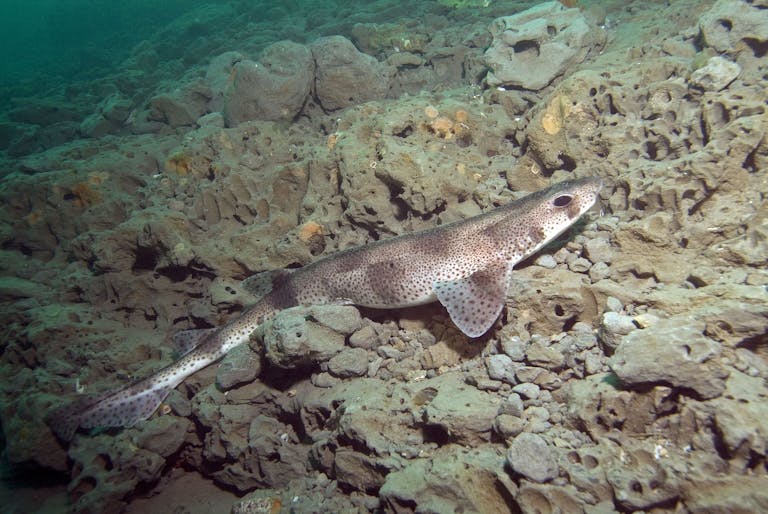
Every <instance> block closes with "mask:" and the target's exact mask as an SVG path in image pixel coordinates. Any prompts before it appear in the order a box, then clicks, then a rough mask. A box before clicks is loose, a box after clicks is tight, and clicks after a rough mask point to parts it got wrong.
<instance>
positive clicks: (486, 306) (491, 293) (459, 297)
mask: <svg viewBox="0 0 768 514" xmlns="http://www.w3.org/2000/svg"><path fill="white" fill-rule="evenodd" d="M511 272H512V265H511V264H509V263H508V262H507V261H502V260H499V261H497V262H494V263H493V264H491V265H489V266H487V267H486V268H484V269H481V270H478V271H476V272H474V273H473V274H471V275H469V276H468V277H465V278H462V279H459V280H447V281H444V282H435V283H434V284H433V286H432V287H433V289H434V291H435V295H436V296H437V299H438V300H439V301H440V303H442V304H443V306H444V307H445V308H446V310H447V311H448V314H449V315H450V316H451V320H452V321H453V322H454V324H455V325H456V326H457V327H459V329H460V330H461V331H462V332H464V333H465V334H466V335H468V336H469V337H480V336H481V335H483V334H485V333H486V332H487V331H488V329H489V328H491V325H493V323H494V322H495V321H496V319H497V318H498V317H499V313H500V312H501V309H502V307H504V300H505V298H506V294H507V284H508V283H509V276H510V274H511Z"/></svg>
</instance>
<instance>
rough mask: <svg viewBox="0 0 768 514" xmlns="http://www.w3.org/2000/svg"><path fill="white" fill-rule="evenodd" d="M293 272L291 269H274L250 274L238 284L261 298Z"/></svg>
mask: <svg viewBox="0 0 768 514" xmlns="http://www.w3.org/2000/svg"><path fill="white" fill-rule="evenodd" d="M291 273H293V270H292V269H276V270H271V271H263V272H261V273H256V274H255V275H251V276H250V277H248V278H246V279H245V280H243V281H242V282H241V283H240V286H241V287H242V288H243V289H245V290H246V291H248V292H249V293H251V294H252V295H253V296H255V297H256V298H258V299H261V298H263V297H264V296H266V295H267V294H269V293H270V292H272V290H274V289H276V288H277V287H278V286H279V285H280V284H282V283H283V282H284V281H285V280H286V279H287V278H288V276H289V275H290V274H291Z"/></svg>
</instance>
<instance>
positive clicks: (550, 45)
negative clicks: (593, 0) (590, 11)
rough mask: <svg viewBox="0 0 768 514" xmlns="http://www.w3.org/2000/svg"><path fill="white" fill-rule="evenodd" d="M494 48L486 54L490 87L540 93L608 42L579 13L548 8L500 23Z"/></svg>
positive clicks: (493, 32)
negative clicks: (591, 52) (540, 90)
mask: <svg viewBox="0 0 768 514" xmlns="http://www.w3.org/2000/svg"><path fill="white" fill-rule="evenodd" d="M489 30H490V32H491V35H492V36H493V43H492V44H491V46H490V48H488V50H486V52H485V62H486V64H487V65H488V67H489V68H491V71H490V72H489V73H488V77H487V79H486V80H487V82H488V85H489V86H508V87H521V88H524V89H531V90H534V91H537V90H539V89H542V88H544V87H546V86H547V85H548V84H550V83H551V82H552V81H553V80H554V79H555V78H556V77H558V76H560V75H562V74H563V73H565V72H566V71H567V70H568V68H569V67H571V66H573V65H574V64H577V63H579V62H581V61H583V60H584V58H585V57H586V56H587V54H588V53H589V51H590V49H591V48H593V47H594V46H596V45H598V44H600V42H601V41H602V40H603V39H604V36H603V35H602V32H601V31H600V30H599V29H597V28H595V27H591V26H590V25H589V22H588V21H587V19H586V18H585V17H584V15H583V14H582V13H581V11H580V10H579V9H566V8H565V7H563V4H561V3H559V2H546V3H543V4H539V5H537V6H536V7H532V8H530V9H527V10H525V11H523V12H521V13H519V14H515V15H512V16H505V17H502V18H496V19H495V20H494V21H493V22H492V23H491V26H490V27H489Z"/></svg>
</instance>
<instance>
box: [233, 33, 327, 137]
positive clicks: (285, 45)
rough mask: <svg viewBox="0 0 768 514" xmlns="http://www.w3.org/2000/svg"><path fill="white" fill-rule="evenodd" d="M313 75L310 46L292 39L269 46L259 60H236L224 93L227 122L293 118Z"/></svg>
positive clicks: (307, 90)
mask: <svg viewBox="0 0 768 514" xmlns="http://www.w3.org/2000/svg"><path fill="white" fill-rule="evenodd" d="M314 76H315V63H314V60H313V59H312V53H311V52H310V51H309V48H307V47H306V46H304V45H301V44H299V43H294V42H292V41H279V42H277V43H275V44H273V45H270V46H268V47H267V48H266V49H265V50H264V52H263V53H262V54H261V58H260V59H259V62H254V61H251V60H242V61H239V62H237V63H236V64H235V65H234V66H233V67H232V73H231V75H230V78H229V86H228V88H227V90H226V92H225V94H224V116H225V118H226V121H227V125H229V126H230V127H232V126H235V125H238V124H239V123H242V122H244V121H249V120H269V121H278V120H292V119H293V118H294V117H295V116H296V115H297V114H298V113H299V111H301V108H302V107H303V106H304V102H305V101H306V99H307V97H308V96H309V91H310V88H311V86H312V81H313V79H314Z"/></svg>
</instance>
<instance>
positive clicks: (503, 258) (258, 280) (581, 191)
mask: <svg viewBox="0 0 768 514" xmlns="http://www.w3.org/2000/svg"><path fill="white" fill-rule="evenodd" d="M601 188H602V181H601V180H600V179H599V178H593V177H590V178H582V179H576V180H571V181H565V182H560V183H558V184H555V185H553V186H551V187H549V188H547V189H544V190H541V191H538V192H535V193H532V194H530V195H528V196H525V197H523V198H521V199H519V200H516V201H513V202H511V203H509V204H507V205H504V206H502V207H498V208H496V209H494V210H492V211H490V212H487V213H485V214H481V215H479V216H475V217H473V218H469V219H466V220H463V221H459V222H455V223H451V224H447V225H443V226H440V227H437V228H433V229H430V230H425V231H422V232H417V233H413V234H408V235H403V236H399V237H395V238H392V239H388V240H383V241H378V242H375V243H372V244H368V245H365V246H361V247H357V248H353V249H350V250H345V251H342V252H338V253H336V254H333V255H331V256H328V257H326V258H323V259H320V260H318V261H316V262H314V263H312V264H309V265H308V266H305V267H303V268H299V269H295V270H277V271H271V272H266V273H261V274H258V275H255V276H254V277H252V278H250V279H248V280H246V281H245V282H244V287H246V289H248V290H250V291H252V292H253V293H254V294H256V295H257V296H261V298H260V300H258V301H257V302H256V303H255V304H254V305H253V306H251V307H250V308H249V309H248V310H246V311H245V312H244V313H243V314H242V315H240V316H239V317H237V318H235V319H233V320H231V321H230V322H229V323H227V324H226V325H224V326H222V327H220V328H217V329H206V330H201V331H185V332H182V333H180V334H178V335H177V338H176V339H177V343H178V345H179V347H180V353H181V354H182V357H181V358H180V359H179V360H177V361H176V362H174V363H172V364H170V365H169V366H167V367H165V368H163V369H162V370H160V371H159V372H157V373H155V374H154V375H151V376H149V377H147V378H144V379H140V380H138V381H136V382H134V383H133V384H131V385H129V386H127V387H124V388H121V389H118V390H116V391H108V392H106V393H103V394H100V395H92V396H85V397H82V398H80V399H79V400H77V401H75V402H73V403H71V404H69V405H66V406H64V407H61V408H59V409H58V410H55V411H54V412H53V413H51V414H50V415H49V416H48V417H47V422H48V424H49V426H50V427H51V428H52V430H53V431H54V433H56V435H57V436H58V437H59V438H60V439H62V440H64V441H69V440H70V439H72V437H73V436H74V434H75V432H76V431H77V430H78V429H79V428H95V427H127V426H132V425H134V424H135V423H137V422H138V421H141V420H144V419H146V418H148V417H149V416H151V415H152V413H153V412H154V411H155V410H156V409H157V407H158V406H159V405H160V403H161V402H162V401H163V400H164V399H165V398H166V396H167V395H168V394H169V393H170V392H171V390H173V389H174V388H175V387H176V386H177V385H179V384H180V383H181V382H182V381H184V379H186V378H187V377H188V376H190V375H191V374H193V373H195V372H196V371H198V370H200V369H202V368H204V367H206V366H208V365H209V364H211V363H213V362H215V361H217V360H218V359H220V358H221V357H222V356H224V355H225V354H226V353H227V352H228V351H230V350H231V349H232V348H235V347H236V346H238V345H241V344H243V343H245V342H247V341H248V340H249V338H250V336H251V334H252V333H253V332H254V331H255V330H256V329H257V328H258V327H259V326H260V325H261V324H262V323H264V322H265V321H267V320H269V319H270V318H272V317H274V316H275V314H277V313H278V312H280V311H281V310H283V309H286V308H289V307H293V306H297V305H318V304H337V305H338V304H353V305H358V306H361V307H370V308H379V309H397V308H402V307H410V306H415V305H421V304H426V303H430V302H433V301H435V300H437V301H439V302H440V303H441V304H442V305H443V306H445V308H446V310H447V311H448V314H449V315H450V317H451V320H452V321H453V322H454V324H455V325H456V326H457V327H458V328H459V329H460V330H461V331H462V332H463V333H464V334H466V335H467V336H469V337H472V338H474V337H479V336H481V335H483V334H485V333H486V332H487V331H488V330H489V329H490V328H491V326H492V325H493V324H494V322H495V321H496V319H497V318H498V316H499V313H500V312H501V309H502V308H503V306H504V302H505V299H506V292H507V288H508V286H509V283H510V280H511V275H512V268H513V267H514V265H515V264H517V263H518V262H520V261H521V260H523V259H525V258H526V257H528V256H529V255H531V254H533V253H535V252H536V251H538V250H539V249H540V248H541V247H543V246H544V245H546V244H547V243H548V242H550V241H552V240H553V239H554V238H556V237H557V236H558V235H559V234H561V233H562V232H563V231H565V230H566V229H567V228H568V227H570V226H571V225H573V223H575V222H576V221H577V220H578V219H579V218H580V217H581V216H582V215H583V214H584V213H585V212H586V211H587V210H588V209H589V208H591V207H592V206H593V205H594V204H595V202H596V201H597V198H598V194H599V192H600V189H601Z"/></svg>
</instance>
